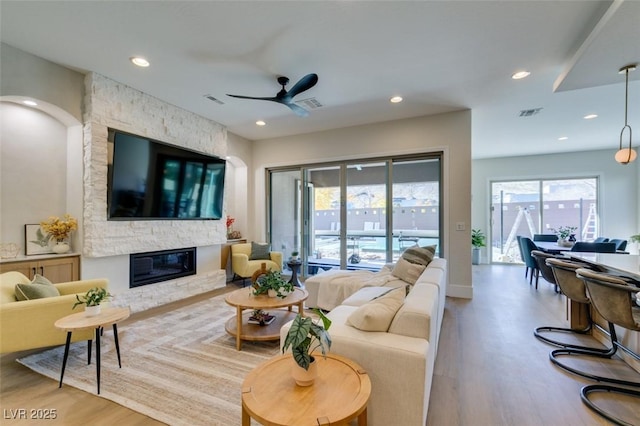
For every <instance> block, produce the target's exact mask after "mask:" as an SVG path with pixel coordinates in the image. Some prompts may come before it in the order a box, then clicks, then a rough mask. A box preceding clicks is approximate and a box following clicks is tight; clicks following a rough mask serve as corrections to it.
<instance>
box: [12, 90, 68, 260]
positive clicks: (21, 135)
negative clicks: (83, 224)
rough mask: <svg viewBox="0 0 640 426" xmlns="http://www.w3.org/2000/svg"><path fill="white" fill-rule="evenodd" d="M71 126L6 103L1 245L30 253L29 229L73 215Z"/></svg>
mask: <svg viewBox="0 0 640 426" xmlns="http://www.w3.org/2000/svg"><path fill="white" fill-rule="evenodd" d="M66 168H67V127H66V126H65V125H63V124H62V123H61V122H60V121H58V120H56V119H55V118H53V117H51V116H50V115H48V114H45V113H44V112H42V111H39V110H37V109H33V108H29V107H26V106H21V105H19V104H16V103H12V102H0V217H2V221H1V222H0V235H1V237H0V241H1V242H3V243H10V242H12V243H16V244H18V245H19V246H21V251H20V253H22V254H24V249H25V247H24V225H25V224H37V223H40V222H41V221H43V220H46V219H47V218H48V217H49V216H63V215H64V214H65V213H67V212H68V210H67V205H66V199H67V183H66V182H67V179H66V176H65V174H64V171H65V170H66Z"/></svg>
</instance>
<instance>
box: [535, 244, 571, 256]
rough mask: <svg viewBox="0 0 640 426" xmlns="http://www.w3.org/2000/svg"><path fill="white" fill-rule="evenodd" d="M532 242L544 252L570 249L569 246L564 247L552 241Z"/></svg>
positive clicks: (550, 252) (558, 251)
mask: <svg viewBox="0 0 640 426" xmlns="http://www.w3.org/2000/svg"><path fill="white" fill-rule="evenodd" d="M533 244H535V245H536V247H538V249H540V251H543V252H545V253H549V254H561V253H564V252H567V251H571V247H565V246H561V245H558V243H557V242H554V241H534V242H533Z"/></svg>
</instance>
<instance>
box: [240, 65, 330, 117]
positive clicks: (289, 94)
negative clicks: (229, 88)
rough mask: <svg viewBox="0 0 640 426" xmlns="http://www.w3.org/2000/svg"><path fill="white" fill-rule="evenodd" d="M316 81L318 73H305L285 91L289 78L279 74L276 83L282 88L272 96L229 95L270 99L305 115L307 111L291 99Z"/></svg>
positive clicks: (242, 97) (297, 113)
mask: <svg viewBox="0 0 640 426" xmlns="http://www.w3.org/2000/svg"><path fill="white" fill-rule="evenodd" d="M317 83H318V74H307V75H305V76H304V77H302V78H301V79H300V80H298V82H297V83H296V84H294V85H293V87H292V88H291V90H289V91H287V90H286V89H285V88H284V87H285V86H286V85H287V84H289V78H287V77H284V76H281V77H278V84H280V85H281V86H282V89H281V90H280V91H279V92H278V93H277V94H276V96H273V97H254V96H243V95H230V94H227V96H231V97H232V98H239V99H254V100H258V101H271V102H277V103H279V104H282V105H285V106H287V107H289V108H290V109H291V110H292V111H293V112H294V113H295V114H296V115H297V116H299V117H306V116H308V115H309V111H307V110H306V109H304V108H302V107H301V106H299V105H296V104H295V103H294V101H293V98H294V97H295V96H296V95H299V94H300V93H302V92H305V91H307V90H309V89H311V88H312V87H313V86H315V85H316V84H317Z"/></svg>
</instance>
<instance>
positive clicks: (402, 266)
mask: <svg viewBox="0 0 640 426" xmlns="http://www.w3.org/2000/svg"><path fill="white" fill-rule="evenodd" d="M425 268H426V266H425V265H420V264H417V263H411V262H409V261H407V260H405V259H403V258H400V259H398V262H397V263H396V266H395V267H394V268H393V271H391V274H392V275H393V276H394V277H398V278H400V279H401V280H402V281H405V282H408V283H409V284H411V285H413V284H415V283H416V281H417V280H418V278H419V277H420V274H422V272H424V270H425Z"/></svg>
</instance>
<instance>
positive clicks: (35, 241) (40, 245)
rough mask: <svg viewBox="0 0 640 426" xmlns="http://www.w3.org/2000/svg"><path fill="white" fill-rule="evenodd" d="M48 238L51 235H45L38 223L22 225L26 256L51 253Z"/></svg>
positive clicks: (49, 238)
mask: <svg viewBox="0 0 640 426" xmlns="http://www.w3.org/2000/svg"><path fill="white" fill-rule="evenodd" d="M49 240H51V235H47V234H46V233H45V232H44V231H43V230H42V228H41V227H40V225H39V224H26V225H24V249H25V253H24V254H26V255H27V256H30V255H34V254H48V253H53V250H51V246H49Z"/></svg>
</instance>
